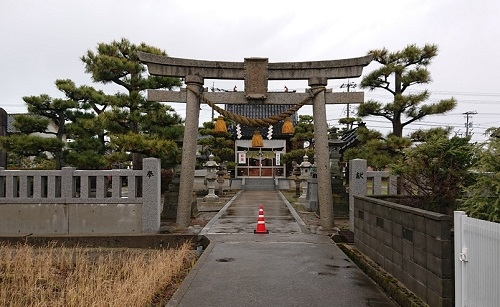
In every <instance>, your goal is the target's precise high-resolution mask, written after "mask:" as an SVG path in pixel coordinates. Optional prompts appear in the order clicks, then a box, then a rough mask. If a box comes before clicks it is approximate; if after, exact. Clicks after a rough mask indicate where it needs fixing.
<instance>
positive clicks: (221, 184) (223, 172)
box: [217, 161, 227, 195]
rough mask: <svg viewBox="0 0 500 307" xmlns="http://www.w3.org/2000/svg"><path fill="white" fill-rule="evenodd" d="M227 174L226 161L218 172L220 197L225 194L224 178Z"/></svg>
mask: <svg viewBox="0 0 500 307" xmlns="http://www.w3.org/2000/svg"><path fill="white" fill-rule="evenodd" d="M226 174H227V166H226V161H224V162H222V163H221V164H220V165H219V167H218V171H217V183H218V184H219V195H223V194H224V176H225V175H226Z"/></svg>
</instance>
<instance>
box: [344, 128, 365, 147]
mask: <svg viewBox="0 0 500 307" xmlns="http://www.w3.org/2000/svg"><path fill="white" fill-rule="evenodd" d="M364 126H365V123H359V125H358V127H356V128H353V129H350V130H347V131H344V133H343V134H342V136H341V137H340V139H341V140H342V141H344V142H345V144H344V145H343V146H342V147H340V153H343V152H344V151H345V150H346V149H348V148H351V147H354V146H356V145H358V144H359V140H358V136H357V131H358V129H359V127H364Z"/></svg>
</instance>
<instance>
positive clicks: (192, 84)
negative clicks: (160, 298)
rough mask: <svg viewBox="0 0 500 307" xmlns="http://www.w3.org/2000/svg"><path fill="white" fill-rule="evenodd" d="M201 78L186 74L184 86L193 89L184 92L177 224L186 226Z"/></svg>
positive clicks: (193, 163)
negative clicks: (183, 122)
mask: <svg viewBox="0 0 500 307" xmlns="http://www.w3.org/2000/svg"><path fill="white" fill-rule="evenodd" d="M203 81H204V80H203V78H202V77H200V76H198V75H188V76H186V86H187V87H188V88H189V89H191V90H193V92H194V93H193V92H191V91H187V92H186V95H187V97H186V121H185V126H184V139H183V143H182V163H181V174H182V176H181V177H180V182H179V192H180V193H179V200H178V204H179V205H178V206H177V220H176V223H177V225H183V226H188V225H189V222H190V220H191V202H192V201H193V195H192V191H193V186H194V182H193V178H194V169H195V167H194V166H195V165H196V148H197V145H198V144H197V137H198V121H199V117H200V102H199V100H198V97H196V94H195V93H201V92H203Z"/></svg>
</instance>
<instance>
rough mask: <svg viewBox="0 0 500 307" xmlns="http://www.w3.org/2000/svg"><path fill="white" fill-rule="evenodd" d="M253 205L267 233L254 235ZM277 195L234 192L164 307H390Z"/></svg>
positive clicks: (206, 230)
mask: <svg viewBox="0 0 500 307" xmlns="http://www.w3.org/2000/svg"><path fill="white" fill-rule="evenodd" d="M259 205H262V206H263V208H264V216H265V223H266V228H267V230H269V232H270V233H269V234H254V233H253V231H254V230H255V229H256V225H257V217H258V211H259ZM305 229H306V228H305V225H304V223H303V222H302V221H301V220H300V217H299V216H298V215H297V214H296V212H295V211H294V210H293V208H292V207H291V205H290V204H289V203H288V202H287V201H286V199H284V197H282V196H281V195H280V194H279V192H275V191H247V192H240V193H238V194H237V195H236V196H235V197H234V198H233V199H231V201H229V202H228V204H226V206H224V208H223V209H222V210H221V211H220V212H219V213H218V214H217V215H216V216H215V217H214V218H213V219H212V220H211V221H210V222H209V223H208V224H207V226H206V227H205V228H203V230H202V232H201V234H203V235H205V236H207V237H208V238H209V239H210V244H209V246H208V247H207V249H206V250H205V251H204V252H203V254H202V255H201V257H200V259H199V260H198V261H197V263H196V265H195V267H194V268H193V269H192V270H191V272H190V273H189V274H188V276H187V277H186V279H185V280H184V282H183V283H182V285H181V287H180V288H179V289H178V290H177V292H176V293H175V294H174V296H173V297H172V299H171V300H170V301H169V303H168V304H167V306H221V307H222V306H349V307H355V306H396V305H395V304H394V303H393V302H392V301H391V300H390V299H389V298H388V297H387V296H386V295H385V294H384V293H383V292H382V291H381V290H380V289H379V288H378V286H377V285H376V284H374V283H373V282H372V281H371V279H370V278H368V277H367V276H366V275H365V274H364V273H363V272H362V271H361V270H360V269H359V268H358V267H357V266H356V265H355V264H354V263H353V262H351V260H350V259H349V258H348V257H347V256H346V255H345V254H344V253H343V252H342V251H341V250H340V249H339V248H338V247H337V245H336V244H335V243H334V242H333V241H332V240H331V239H330V238H329V237H328V236H327V235H315V234H306V233H304V232H303V230H305Z"/></svg>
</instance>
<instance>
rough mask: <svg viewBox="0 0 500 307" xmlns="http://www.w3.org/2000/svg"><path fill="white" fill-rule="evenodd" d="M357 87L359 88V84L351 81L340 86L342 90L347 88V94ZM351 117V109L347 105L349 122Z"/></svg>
mask: <svg viewBox="0 0 500 307" xmlns="http://www.w3.org/2000/svg"><path fill="white" fill-rule="evenodd" d="M356 86H357V84H356V83H354V82H349V79H347V83H344V84H342V85H341V86H340V88H347V92H348V93H349V90H350V89H351V88H356ZM350 115H351V111H350V109H349V104H347V119H348V120H349V116H350ZM347 125H349V124H347ZM347 128H348V129H350V128H349V126H347ZM351 128H352V124H351Z"/></svg>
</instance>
